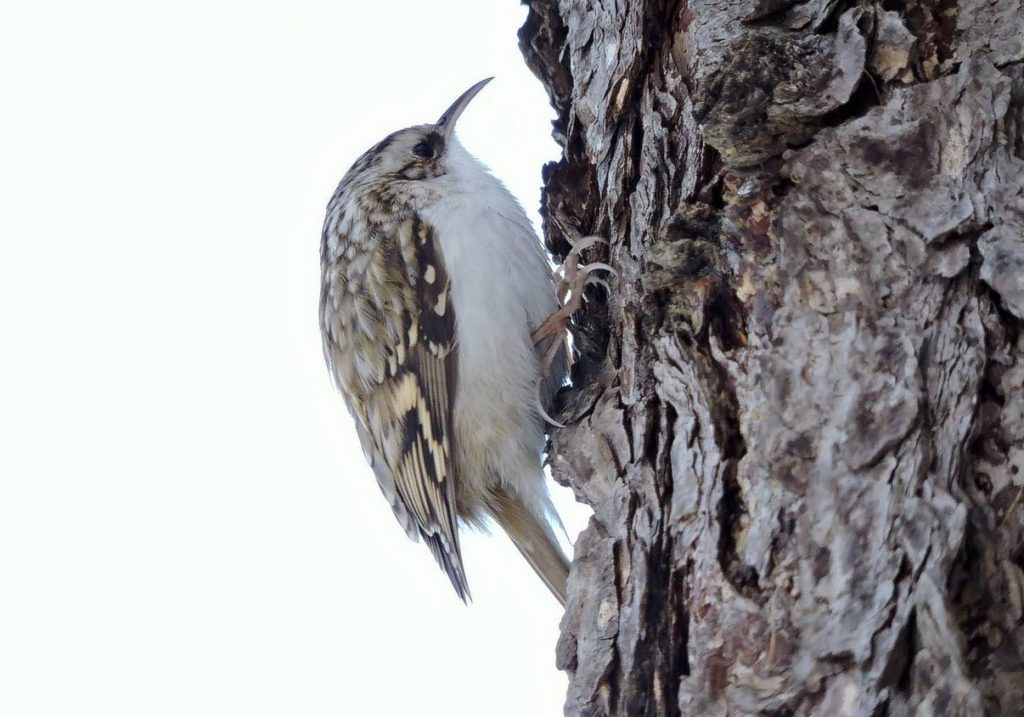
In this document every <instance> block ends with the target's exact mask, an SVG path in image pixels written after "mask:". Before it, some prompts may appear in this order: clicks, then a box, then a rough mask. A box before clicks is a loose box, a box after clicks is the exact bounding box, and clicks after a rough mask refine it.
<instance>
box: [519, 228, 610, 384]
mask: <svg viewBox="0 0 1024 717" xmlns="http://www.w3.org/2000/svg"><path fill="white" fill-rule="evenodd" d="M605 243H607V242H605V241H604V239H600V238H598V237H586V238H585V239H580V240H579V241H577V242H576V243H575V244H574V245H573V247H572V249H570V250H569V253H568V254H567V255H566V257H565V261H564V262H562V265H561V266H560V267H558V269H556V270H555V276H556V277H557V281H556V283H555V293H556V294H557V295H558V303H560V304H561V305H562V306H561V308H559V309H558V310H557V311H555V312H554V313H553V314H551V315H550V316H548V317H547V318H546V319H544V321H542V322H541V324H540V326H538V327H537V328H536V329H534V330H533V333H532V334H530V338H531V339H532V340H533V343H534V344H539V343H540V342H541V341H544V340H545V339H548V338H550V339H553V340H552V342H551V345H550V346H549V347H548V349H547V351H545V352H544V356H543V358H542V359H541V363H540V369H541V373H542V374H543V375H544V376H546V375H547V374H548V371H550V370H551V364H552V362H554V360H555V356H556V355H558V349H559V348H560V347H561V346H563V345H565V343H566V341H567V340H568V331H567V326H568V323H569V318H570V317H572V315H573V314H575V313H576V312H577V311H579V308H580V306H581V305H582V302H583V289H584V288H585V287H586V286H587V285H588V284H600V285H601V286H603V287H604V288H605V290H606V291H609V292H610V291H611V289H610V287H609V286H608V283H607V282H606V281H605V280H604V279H601V278H599V277H597V276H593V273H594V272H596V271H607V272H609V273H611V274H614V273H615V270H614V269H612V268H611V267H610V266H608V265H607V264H604V263H602V262H599V261H595V262H591V263H590V264H583V265H582V266H581V265H580V254H582V252H583V250H584V249H588V248H590V247H592V246H594V245H595V244H605Z"/></svg>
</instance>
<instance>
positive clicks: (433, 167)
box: [343, 77, 493, 183]
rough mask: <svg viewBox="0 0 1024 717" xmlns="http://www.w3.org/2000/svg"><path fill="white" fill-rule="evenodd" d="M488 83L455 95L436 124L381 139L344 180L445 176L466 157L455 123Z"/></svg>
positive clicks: (427, 178) (422, 178)
mask: <svg viewBox="0 0 1024 717" xmlns="http://www.w3.org/2000/svg"><path fill="white" fill-rule="evenodd" d="M492 79H493V78H491V77H488V78H487V79H486V80H481V81H480V82H477V83H476V84H475V85H473V86H472V87H470V88H469V89H468V90H466V91H465V92H463V93H462V94H461V95H459V98H458V99H457V100H455V102H453V103H452V104H451V106H450V107H449V108H448V109H447V110H445V112H444V114H442V115H441V118H440V119H438V120H437V122H434V123H433V124H422V125H416V126H414V127H407V128H406V129H402V130H399V131H397V132H394V133H392V134H390V135H388V136H387V137H385V138H384V139H383V140H381V141H380V142H378V143H377V144H376V145H374V146H373V147H372V148H370V150H369V151H367V152H366V153H365V154H364V155H363V156H362V157H360V158H359V159H358V160H356V163H355V164H354V165H353V166H352V169H350V170H349V172H348V175H347V178H348V177H351V178H353V179H354V178H355V177H356V176H360V177H361V178H364V179H370V180H371V181H373V182H380V181H385V182H399V183H404V182H403V180H405V181H411V182H416V181H420V180H429V179H436V178H439V177H444V176H445V175H447V174H448V173H449V172H450V171H452V170H453V169H455V165H456V164H457V163H458V162H459V161H460V160H462V159H463V158H464V157H465V156H468V155H466V154H465V152H464V150H462V148H461V146H459V145H458V143H457V142H456V140H455V123H456V122H457V121H458V119H459V117H460V116H461V115H462V113H463V111H464V110H465V109H466V107H467V106H468V105H469V103H470V102H471V101H472V100H473V98H474V97H476V96H477V94H478V93H479V92H480V90H482V89H483V88H484V86H485V85H486V84H487V83H488V82H490V81H491V80H492ZM343 183H344V182H343Z"/></svg>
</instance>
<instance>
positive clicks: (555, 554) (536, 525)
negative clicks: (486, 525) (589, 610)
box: [486, 488, 569, 605]
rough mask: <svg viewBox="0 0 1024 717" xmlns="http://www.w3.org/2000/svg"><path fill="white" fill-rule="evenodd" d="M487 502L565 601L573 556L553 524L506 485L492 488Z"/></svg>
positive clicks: (523, 551) (495, 515) (550, 588)
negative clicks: (562, 545) (565, 550)
mask: <svg viewBox="0 0 1024 717" xmlns="http://www.w3.org/2000/svg"><path fill="white" fill-rule="evenodd" d="M486 503H487V508H488V509H489V510H490V513H491V515H493V516H494V519H495V520H497V521H498V525H500V526H501V527H502V529H503V530H504V531H505V532H506V533H508V537H510V538H512V542H513V543H515V546H516V547H517V548H519V552H520V553H522V554H523V557H524V558H526V561H527V562H528V563H530V566H531V567H532V568H533V569H534V571H535V572H536V573H537V575H539V576H540V579H541V580H543V581H544V584H545V585H547V586H548V589H549V590H550V591H551V592H552V593H553V594H554V596H555V597H556V598H558V602H560V603H561V604H562V605H565V594H566V593H565V591H566V582H567V581H568V578H569V560H568V559H567V558H566V557H565V554H564V553H563V552H562V549H561V548H560V547H559V545H558V540H557V539H556V538H555V533H554V531H553V530H552V529H551V526H550V525H548V523H547V522H546V521H544V520H542V519H540V518H538V517H537V516H536V515H534V514H533V513H532V512H530V511H529V510H527V509H526V507H525V506H524V505H523V504H522V502H521V501H520V500H519V498H518V496H516V495H514V494H513V493H511V492H510V491H508V490H506V489H503V488H497V489H491V491H490V493H489V495H488V496H487V499H486Z"/></svg>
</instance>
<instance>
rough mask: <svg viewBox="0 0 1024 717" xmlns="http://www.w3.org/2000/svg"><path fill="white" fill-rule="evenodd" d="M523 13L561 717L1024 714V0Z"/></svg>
mask: <svg viewBox="0 0 1024 717" xmlns="http://www.w3.org/2000/svg"><path fill="white" fill-rule="evenodd" d="M527 4H528V5H529V6H530V13H529V17H528V19H527V22H526V24H525V25H524V27H523V29H522V30H521V32H520V40H521V45H522V48H523V52H524V56H525V58H526V61H527V63H528V64H529V66H530V67H531V68H532V69H533V71H534V72H535V73H536V74H537V76H538V77H539V78H540V80H541V81H542V82H543V84H544V85H545V87H546V88H547V89H548V92H549V94H550V97H551V101H552V103H553V105H554V106H555V108H556V109H557V111H558V115H559V117H558V120H557V121H556V123H555V136H556V138H557V139H558V140H559V142H560V143H561V144H562V145H563V147H564V154H563V157H562V159H561V160H560V161H559V162H556V163H553V164H551V165H549V166H547V167H546V168H545V171H544V180H545V195H544V203H543V212H544V217H545V223H546V226H545V231H546V239H547V242H548V244H549V246H550V248H551V249H552V250H553V251H554V252H555V253H558V254H564V253H565V251H566V249H567V248H568V242H569V241H571V240H572V239H573V238H574V237H576V236H579V235H592V234H593V235H599V236H602V237H605V238H607V239H608V240H609V241H610V246H609V247H606V248H599V249H596V250H588V254H587V257H588V259H594V260H596V259H599V260H605V261H608V262H609V263H611V264H612V265H613V266H614V267H615V268H616V270H617V271H618V277H617V278H616V279H615V280H614V281H613V282H612V288H613V291H612V292H611V294H610V296H608V297H605V296H604V293H603V292H602V291H601V289H600V288H597V287H594V290H593V291H592V293H591V295H590V297H589V298H590V301H589V303H588V304H587V306H586V308H585V310H584V311H583V312H582V314H581V315H580V317H579V321H578V324H577V326H576V327H575V336H576V345H577V348H578V349H579V352H580V358H579V361H578V362H577V364H576V366H575V368H574V375H573V379H574V384H575V387H574V388H573V389H572V390H571V391H567V392H566V393H565V394H564V396H563V398H564V400H563V405H562V406H561V418H562V420H563V422H567V423H568V427H567V428H564V429H559V430H555V431H554V433H553V436H552V444H551V452H550V458H551V463H552V467H553V471H554V474H555V476H556V478H557V479H558V480H561V481H564V482H566V483H567V484H569V485H571V486H572V488H573V489H574V490H575V492H576V494H577V496H578V497H579V498H580V499H581V500H583V501H585V502H586V503H588V504H590V505H591V506H592V507H593V509H594V517H593V519H592V521H591V523H590V525H589V527H588V528H587V529H586V530H585V531H584V532H583V534H582V535H581V536H580V538H579V540H578V542H577V544H576V559H575V562H574V564H573V568H572V574H571V577H570V599H569V603H568V605H567V612H566V615H565V618H564V620H563V622H562V637H561V640H560V642H559V645H558V660H559V665H560V667H561V668H562V669H565V670H566V671H568V673H569V675H570V687H569V693H568V697H567V702H566V710H565V711H566V714H567V715H746V714H763V715H890V714H891V715H930V714H934V715H986V714H988V715H1022V714H1024V497H1022V494H1024V470H1022V469H1024V331H1022V329H1024V7H1022V4H1021V0H909V1H908V2H891V1H889V0H882V1H881V2H878V3H871V2H848V1H846V0H805V1H803V2H798V1H797V0H690V1H689V2H688V1H687V0H632V1H630V2H624V1H623V0H560V1H559V2H557V3H556V2H544V1H542V0H532V1H530V2H527Z"/></svg>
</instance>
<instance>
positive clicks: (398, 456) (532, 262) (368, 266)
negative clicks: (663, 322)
mask: <svg viewBox="0 0 1024 717" xmlns="http://www.w3.org/2000/svg"><path fill="white" fill-rule="evenodd" d="M491 79H493V78H487V79H485V80H482V81H480V82H478V83H476V84H474V85H473V86H472V87H470V88H469V89H468V90H466V91H465V92H464V93H462V94H461V95H460V96H459V97H458V99H456V100H455V102H453V103H452V104H451V106H449V107H448V109H447V110H445V112H444V113H443V114H442V115H441V117H440V119H438V120H437V121H436V122H434V123H431V124H421V125H416V126H412V127H407V128H405V129H401V130H398V131H397V132H393V133H392V134H389V135H388V136H387V137H385V138H384V139H383V140H381V141H380V142H378V143H377V144H375V145H374V146H373V147H371V148H370V149H369V150H368V151H366V152H365V153H363V155H362V156H360V157H359V158H358V159H357V160H356V161H355V163H354V164H353V165H352V167H351V168H350V169H349V170H348V172H347V173H346V174H345V175H344V177H343V178H342V180H341V182H340V184H339V185H338V187H337V189H336V191H335V192H334V194H333V196H332V197H331V199H330V201H329V202H328V205H327V215H326V218H325V220H324V227H323V233H322V237H321V247H320V262H321V292H320V317H319V318H320V327H321V334H322V339H323V351H324V357H325V360H326V362H327V366H328V369H329V372H330V374H331V376H332V378H333V382H334V384H335V385H336V387H337V388H338V389H339V390H340V392H341V394H342V396H343V397H344V399H345V403H346V405H347V407H348V409H349V412H350V413H351V414H352V417H353V418H354V422H355V428H356V433H357V434H358V436H359V441H360V444H361V445H362V448H363V452H364V454H365V457H366V460H367V461H368V462H369V464H370V466H371V468H372V470H373V473H374V475H375V477H376V480H377V483H378V485H379V486H380V489H381V491H382V492H383V494H384V496H385V497H386V498H387V500H388V502H389V503H390V504H391V509H392V511H393V512H394V515H395V517H396V518H397V519H398V522H399V523H400V524H401V526H402V527H403V528H404V529H405V531H406V533H407V534H408V535H409V537H410V538H412V539H413V540H422V541H423V542H424V543H425V544H426V545H427V547H428V548H429V549H430V552H431V553H432V554H433V556H434V558H435V559H436V560H437V562H438V564H439V565H440V566H441V568H442V569H443V571H444V572H445V573H446V574H447V576H448V579H449V580H450V581H451V584H452V586H453V587H454V589H455V592H456V594H457V595H458V597H459V598H461V599H462V601H463V602H467V601H469V600H470V591H469V584H468V582H467V579H466V572H465V567H464V564H463V558H462V552H461V549H460V544H459V530H460V526H469V527H475V528H483V529H486V526H487V523H488V519H493V521H494V522H495V523H497V525H498V526H500V527H501V528H502V529H503V530H504V531H505V532H506V533H507V534H508V536H509V537H510V538H511V540H512V542H513V543H514V544H515V546H516V547H517V548H518V549H519V552H520V553H522V555H523V556H524V557H525V558H526V560H527V561H528V562H529V564H530V565H531V566H532V567H533V569H534V571H536V573H537V574H538V575H539V576H540V578H541V580H543V582H544V583H545V584H546V585H547V587H548V588H549V589H550V590H551V592H552V593H553V594H554V595H555V597H556V598H557V599H558V600H559V601H560V602H561V603H562V604H563V605H564V604H565V600H566V583H567V576H568V572H569V561H568V559H567V557H566V555H565V553H564V552H563V551H562V549H561V547H560V546H559V541H558V538H557V532H556V528H560V527H561V523H560V520H559V518H558V515H557V513H556V511H555V508H554V506H553V505H552V502H551V499H550V497H549V495H548V493H547V489H546V486H545V483H544V477H543V462H542V454H543V449H544V444H545V431H546V425H545V424H546V421H547V420H549V419H548V416H547V412H548V411H549V410H550V409H551V405H552V401H553V398H554V395H555V393H556V391H557V390H558V389H559V387H561V386H562V385H563V384H564V383H565V382H566V376H567V371H568V366H569V348H568V346H567V344H566V341H565V336H564V333H565V326H566V321H567V320H568V317H569V316H570V315H571V313H572V311H574V310H575V308H578V306H579V301H578V297H579V295H580V291H581V288H582V286H583V285H584V284H585V283H588V274H589V272H588V271H587V269H588V267H579V255H578V252H577V253H576V254H574V255H573V257H571V258H572V259H573V260H572V261H567V263H566V266H567V273H566V272H558V271H553V270H552V265H551V262H550V261H549V257H548V254H547V252H546V250H545V249H544V247H543V245H542V244H541V243H540V240H539V238H538V237H537V234H536V232H535V231H534V229H533V226H532V224H531V223H530V221H529V219H528V218H527V216H526V213H525V212H524V211H523V208H522V207H521V206H520V204H519V202H518V201H517V200H516V199H515V197H513V195H512V194H511V192H509V190H508V189H507V188H506V187H505V186H504V185H503V184H502V183H501V182H500V181H499V180H498V179H497V178H495V177H494V176H493V175H492V174H491V173H490V172H489V171H488V169H487V168H486V167H485V166H484V165H483V164H482V163H481V162H480V161H479V160H477V159H476V158H475V157H473V156H472V155H471V154H470V153H469V152H468V151H467V150H466V149H465V148H464V147H463V145H462V144H461V143H460V142H459V140H458V139H457V138H456V136H455V132H454V130H455V125H456V122H457V121H458V120H459V118H460V116H461V115H462V113H463V111H464V110H465V109H466V107H467V106H468V105H469V103H470V102H471V101H472V100H473V98H474V97H476V96H477V94H478V93H479V92H480V90H482V89H483V87H484V86H485V85H486V84H487V83H488V82H490V80H491ZM581 246H582V245H581ZM600 266H601V267H604V266H605V265H603V264H602V265H600ZM581 269H582V271H581Z"/></svg>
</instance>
